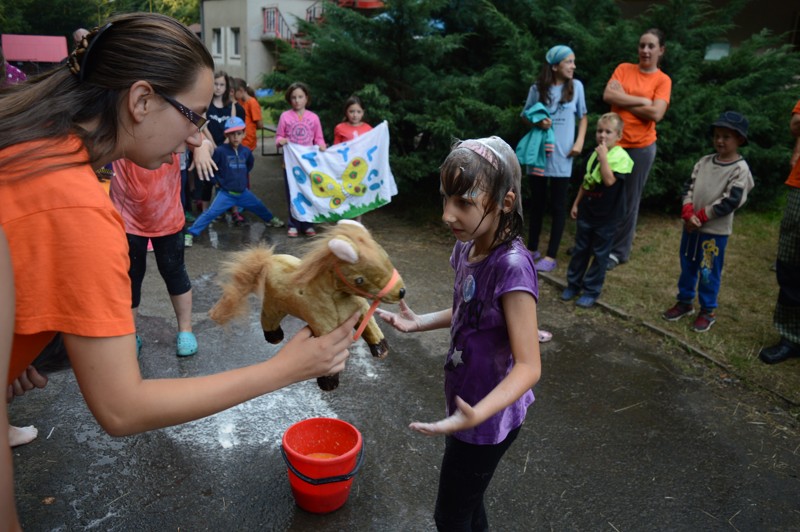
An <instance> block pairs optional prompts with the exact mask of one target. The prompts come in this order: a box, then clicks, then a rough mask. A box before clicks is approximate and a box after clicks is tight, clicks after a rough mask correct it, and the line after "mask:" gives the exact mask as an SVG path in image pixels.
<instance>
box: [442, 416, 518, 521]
mask: <svg viewBox="0 0 800 532" xmlns="http://www.w3.org/2000/svg"><path fill="white" fill-rule="evenodd" d="M519 430H520V428H519V427H517V428H516V429H514V430H512V431H511V432H510V433H509V434H508V436H507V437H506V439H505V440H503V441H501V442H500V443H497V444H495V445H474V444H471V443H465V442H463V441H460V440H457V439H456V438H454V437H453V436H447V437H446V438H445V447H444V457H443V458H442V472H441V474H440V475H439V494H438V495H437V497H436V510H435V512H434V514H433V518H434V520H435V521H436V528H437V530H440V531H447V532H451V531H453V532H455V531H458V532H461V531H464V532H466V531H470V532H475V531H478V530H480V531H484V530H489V520H488V518H487V516H486V507H485V506H484V504H483V494H484V493H485V492H486V488H488V487H489V482H491V480H492V475H494V471H495V469H497V464H499V463H500V459H501V458H502V457H503V455H504V454H505V453H506V451H507V450H508V448H509V447H511V444H512V443H514V440H515V439H517V435H518V434H519Z"/></svg>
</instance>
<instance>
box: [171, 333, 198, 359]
mask: <svg viewBox="0 0 800 532" xmlns="http://www.w3.org/2000/svg"><path fill="white" fill-rule="evenodd" d="M176 343H177V354H178V356H179V357H189V356H192V355H194V354H195V353H197V338H195V337H194V334H193V333H190V332H179V333H178V338H177V340H176Z"/></svg>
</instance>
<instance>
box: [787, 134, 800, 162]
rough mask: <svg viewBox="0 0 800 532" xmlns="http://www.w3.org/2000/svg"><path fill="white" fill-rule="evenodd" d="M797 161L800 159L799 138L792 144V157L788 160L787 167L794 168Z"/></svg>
mask: <svg viewBox="0 0 800 532" xmlns="http://www.w3.org/2000/svg"><path fill="white" fill-rule="evenodd" d="M798 159H800V137H797V140H796V141H795V143H794V150H793V151H792V157H791V158H790V159H789V166H791V167H792V168H794V165H795V164H797V161H798Z"/></svg>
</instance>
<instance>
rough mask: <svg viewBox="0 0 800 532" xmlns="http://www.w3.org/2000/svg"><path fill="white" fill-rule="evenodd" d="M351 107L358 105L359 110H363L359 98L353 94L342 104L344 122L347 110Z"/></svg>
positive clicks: (362, 104)
mask: <svg viewBox="0 0 800 532" xmlns="http://www.w3.org/2000/svg"><path fill="white" fill-rule="evenodd" d="M351 105H358V106H360V107H361V109H364V102H362V101H361V98H359V97H358V96H356V95H355V94H353V95H352V96H350V97H349V98H348V99H347V100H345V102H344V109H343V110H344V120H345V122H347V110H348V109H350V106H351Z"/></svg>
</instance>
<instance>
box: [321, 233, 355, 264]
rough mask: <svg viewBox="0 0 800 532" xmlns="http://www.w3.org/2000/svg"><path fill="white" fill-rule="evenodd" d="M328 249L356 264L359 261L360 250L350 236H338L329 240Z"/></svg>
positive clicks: (342, 258) (340, 257) (346, 260)
mask: <svg viewBox="0 0 800 532" xmlns="http://www.w3.org/2000/svg"><path fill="white" fill-rule="evenodd" d="M328 249H330V250H331V252H332V253H333V254H334V255H336V256H337V257H338V258H339V259H341V260H343V261H345V262H349V263H350V264H355V263H356V262H358V251H357V250H356V247H355V246H354V245H353V242H352V241H350V239H348V238H344V237H341V236H337V237H336V238H331V239H330V240H329V241H328Z"/></svg>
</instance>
